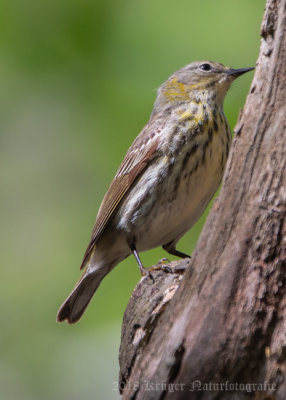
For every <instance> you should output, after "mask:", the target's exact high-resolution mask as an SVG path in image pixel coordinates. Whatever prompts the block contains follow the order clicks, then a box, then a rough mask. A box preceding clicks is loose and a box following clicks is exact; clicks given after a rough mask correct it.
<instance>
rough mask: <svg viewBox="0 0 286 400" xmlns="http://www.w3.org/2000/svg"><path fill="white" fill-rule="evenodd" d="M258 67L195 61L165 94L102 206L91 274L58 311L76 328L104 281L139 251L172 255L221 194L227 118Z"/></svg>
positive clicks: (89, 256)
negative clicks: (230, 98) (232, 99)
mask: <svg viewBox="0 0 286 400" xmlns="http://www.w3.org/2000/svg"><path fill="white" fill-rule="evenodd" d="M252 69H253V68H242V69H232V68H228V67H225V66H224V65H222V64H219V63H216V62H212V61H201V62H194V63H191V64H189V65H186V66H185V67H183V68H182V69H180V70H178V71H177V72H175V73H174V74H173V75H172V76H171V77H170V78H169V79H168V80H167V81H166V82H165V83H163V84H162V86H161V87H160V88H159V89H158V95H157V98H156V101H155V104H154V108H153V111H152V114H151V117H150V120H149V122H148V123H147V125H146V126H145V127H144V128H143V130H142V131H141V132H140V134H139V135H138V136H137V138H136V139H135V141H134V142H133V144H132V145H131V147H130V148H129V150H128V152H127V154H126V156H125V158H124V160H123V162H122V164H121V165H120V167H119V169H118V171H117V173H116V175H115V177H114V179H113V181H112V182H111V185H110V187H109V189H108V191H107V193H106V195H105V197H104V199H103V201H102V204H101V206H100V209H99V212H98V215H97V218H96V222H95V225H94V228H93V231H92V235H91V239H90V243H89V245H88V247H87V250H86V252H85V254H84V257H83V261H82V264H81V268H84V273H83V275H82V277H81V279H80V281H79V282H78V284H77V285H76V286H75V288H74V290H73V291H72V292H71V294H70V296H69V297H68V298H67V300H66V301H65V302H64V303H63V305H62V306H61V308H60V309H59V311H58V315H57V320H58V321H63V320H67V322H69V323H74V322H77V321H78V320H79V319H80V318H81V316H82V314H83V313H84V311H85V309H86V307H87V305H88V303H89V302H90V300H91V298H92V296H93V295H94V293H95V291H96V289H97V288H98V286H99V284H100V283H101V281H102V279H103V278H104V277H105V276H106V275H107V274H108V273H109V272H110V271H111V270H112V269H113V268H114V267H115V266H116V265H117V264H118V263H120V262H121V261H122V260H124V259H125V258H126V257H128V256H129V255H130V254H132V253H133V255H134V256H135V258H136V260H137V263H138V265H139V268H140V271H141V274H142V275H145V274H147V273H148V269H147V268H144V266H143V265H142V262H141V260H140V257H139V254H138V253H139V252H142V251H145V250H148V249H152V248H155V247H158V246H162V247H163V249H165V250H166V251H167V252H168V253H170V254H173V255H175V256H178V257H188V255H187V254H184V253H182V252H180V251H178V250H177V249H176V244H177V242H178V240H179V239H180V238H181V237H182V236H183V235H184V234H185V233H186V232H187V231H188V230H189V229H190V228H191V227H192V225H194V223H195V222H196V221H197V220H198V218H199V217H200V216H201V214H202V213H203V211H204V210H205V208H206V206H207V204H208V203H209V201H210V200H211V198H212V196H213V195H214V193H215V192H216V190H217V189H218V186H219V184H220V181H221V179H222V176H223V172H224V168H225V164H226V160H227V157H228V153H229V148H230V144H231V132H230V128H229V125H228V122H227V120H226V117H225V115H224V112H223V101H224V97H225V95H226V93H227V91H228V89H229V87H230V85H231V83H232V82H233V80H234V79H235V78H237V77H238V76H240V75H242V74H244V73H245V72H247V71H251V70H252Z"/></svg>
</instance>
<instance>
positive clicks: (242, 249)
mask: <svg viewBox="0 0 286 400" xmlns="http://www.w3.org/2000/svg"><path fill="white" fill-rule="evenodd" d="M261 36H262V41H261V48H260V55H259V58H258V62H257V66H256V71H255V77H254V81H253V83H252V86H251V89H250V93H249V95H248V97H247V101H246V105H245V108H244V111H243V112H242V113H241V115H240V119H239V122H238V124H237V126H236V129H235V131H236V135H235V139H234V142H233V145H232V151H231V154H230V157H229V160H228V165H227V168H226V174H225V176H224V180H223V186H222V190H221V192H220V195H219V198H218V200H217V201H216V202H215V205H214V207H213V209H212V210H211V212H210V215H209V217H208V219H207V222H206V224H205V227H204V229H203V232H202V234H201V236H200V239H199V242H198V244H197V246H196V249H195V251H194V254H193V256H192V259H191V261H186V260H183V261H178V262H176V263H175V262H174V263H172V264H173V265H176V266H177V267H178V268H180V266H182V265H188V268H187V270H186V271H185V273H184V274H182V273H180V271H178V273H177V274H168V273H164V272H162V271H158V272H156V273H155V274H154V275H155V283H154V284H153V283H152V282H151V280H150V279H147V278H146V279H145V278H143V279H142V280H141V281H140V282H139V284H138V285H137V287H136V288H135V290H134V292H133V295H132V297H131V299H130V302H129V304H128V306H127V309H126V312H125V316H124V321H123V328H122V340H121V347H120V356H119V357H120V381H119V383H120V384H119V386H120V388H121V393H122V395H123V399H136V400H139V399H140V400H141V399H147V400H153V399H154V400H155V399H156V400H157V399H175V400H176V399H249V398H252V399H279V400H280V399H281V400H284V399H286V372H285V370H286V289H285V287H286V285H285V284H286V274H285V272H286V268H285V267H286V235H285V233H286V218H285V216H286V189H285V186H286V185H285V184H286V165H285V160H286V117H285V116H286V0H268V1H267V4H266V12H265V16H264V19H263V23H262V28H261Z"/></svg>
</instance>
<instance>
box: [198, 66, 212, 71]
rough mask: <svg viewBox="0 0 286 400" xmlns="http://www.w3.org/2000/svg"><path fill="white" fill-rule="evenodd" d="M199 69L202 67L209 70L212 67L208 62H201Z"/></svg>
mask: <svg viewBox="0 0 286 400" xmlns="http://www.w3.org/2000/svg"><path fill="white" fill-rule="evenodd" d="M199 68H200V69H202V70H203V71H210V70H211V69H212V67H211V65H210V64H202V65H200V66H199Z"/></svg>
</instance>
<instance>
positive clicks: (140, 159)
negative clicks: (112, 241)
mask: <svg viewBox="0 0 286 400" xmlns="http://www.w3.org/2000/svg"><path fill="white" fill-rule="evenodd" d="M161 128H162V127H161ZM160 131H161V129H156V134H158V133H159V132H160ZM144 132H146V128H144V129H143V131H142V132H141V134H140V135H139V136H138V137H137V139H136V140H135V141H134V143H133V145H132V146H131V147H130V149H129V151H128V152H127V154H126V156H125V158H124V160H123V162H122V164H121V165H120V167H119V169H118V171H117V173H116V175H115V177H114V179H113V181H112V183H111V185H110V186H109V189H108V190H107V192H106V195H105V196H104V199H103V201H102V203H101V206H100V209H99V212H98V215H97V218H96V222H95V225H94V228H93V231H92V235H91V239H90V243H89V245H88V247H87V249H86V252H85V254H84V257H83V261H82V264H81V267H80V268H81V269H82V268H84V266H85V265H86V262H87V260H88V259H89V257H90V255H91V254H92V251H93V249H94V248H95V245H96V242H97V241H98V239H99V238H100V236H101V234H102V233H103V231H104V230H105V229H106V227H107V225H108V224H109V222H110V220H111V218H112V217H113V215H114V213H115V212H116V210H117V208H118V206H119V204H120V202H121V201H122V199H123V198H124V196H125V195H126V194H127V192H128V190H129V189H130V188H131V186H132V184H133V182H134V181H135V179H136V178H137V177H138V176H139V175H140V174H141V173H142V172H143V171H144V169H145V168H146V167H147V166H148V164H149V163H150V162H151V161H152V160H153V159H154V157H156V154H158V152H157V150H158V142H159V140H158V138H156V136H157V135H155V134H152V133H153V130H152V131H151V135H150V136H148V135H147V136H146V135H144Z"/></svg>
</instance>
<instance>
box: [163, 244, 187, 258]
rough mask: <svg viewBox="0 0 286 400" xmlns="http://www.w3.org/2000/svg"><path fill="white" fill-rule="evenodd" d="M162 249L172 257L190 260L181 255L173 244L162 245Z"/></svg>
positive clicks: (185, 255)
mask: <svg viewBox="0 0 286 400" xmlns="http://www.w3.org/2000/svg"><path fill="white" fill-rule="evenodd" d="M162 247H163V249H164V250H166V251H167V253H169V254H172V255H173V256H177V257H180V258H191V256H189V255H188V254H185V253H182V252H181V251H179V250H177V249H176V245H175V243H174V242H170V243H167V244H164V245H163V246H162Z"/></svg>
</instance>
